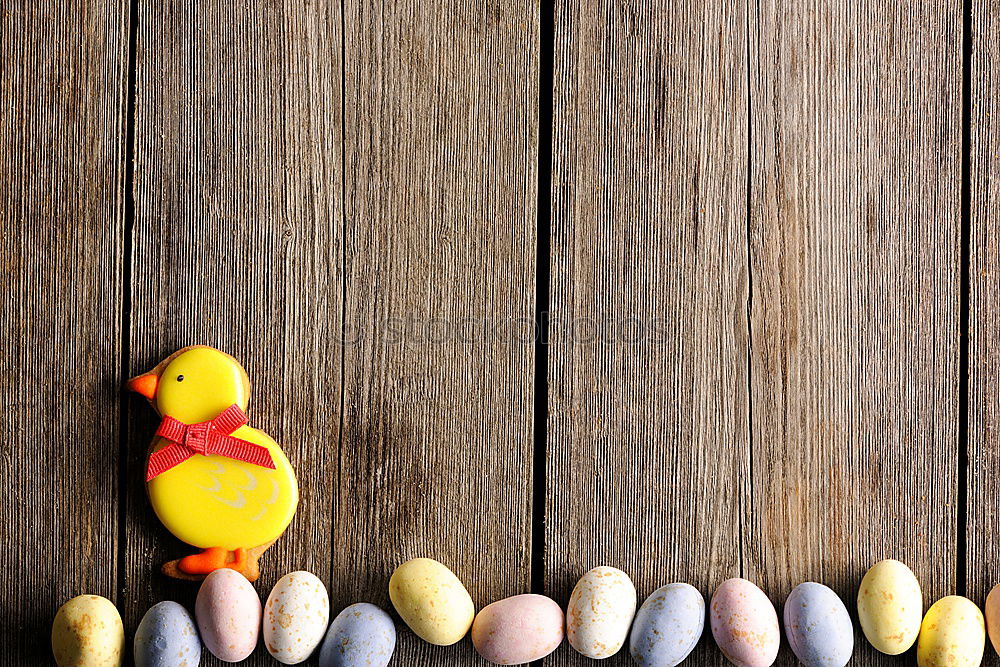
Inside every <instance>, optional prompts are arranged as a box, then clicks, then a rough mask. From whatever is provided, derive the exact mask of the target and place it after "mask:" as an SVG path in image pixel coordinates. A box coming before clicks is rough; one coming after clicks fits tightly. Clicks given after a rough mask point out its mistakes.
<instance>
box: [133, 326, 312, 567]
mask: <svg viewBox="0 0 1000 667" xmlns="http://www.w3.org/2000/svg"><path fill="white" fill-rule="evenodd" d="M128 387H129V389H131V390H133V391H136V392H138V393H140V394H142V395H143V396H145V397H146V398H147V399H148V400H149V402H150V404H151V405H152V406H153V408H154V409H155V410H156V411H157V413H158V414H159V415H160V416H161V418H162V421H161V422H160V426H159V428H158V429H157V431H156V437H155V438H153V442H152V445H151V446H150V449H149V458H148V461H147V469H146V490H147V492H148V494H149V499H150V502H151V503H152V505H153V510H154V511H155V512H156V516H157V518H159V520H160V521H161V522H162V523H163V525H164V526H165V527H166V528H167V530H169V531H170V532H171V533H173V534H174V535H175V536H177V538H179V539H180V540H182V541H184V542H187V543H188V544H191V545H193V546H195V547H198V548H200V549H202V552H201V553H199V554H194V555H191V556H187V557H186V558H182V559H180V560H175V561H170V562H169V563H166V564H165V565H164V566H163V571H164V573H166V574H167V575H170V576H173V577H177V578H181V579H201V578H204V577H205V576H207V575H208V574H209V573H210V572H213V571H214V570H217V569H220V568H231V569H233V570H236V571H238V572H240V573H241V574H243V575H244V576H245V577H246V578H247V579H249V580H250V581H255V580H256V579H257V577H258V576H259V575H260V570H259V567H258V564H257V560H258V559H259V558H260V556H261V554H263V553H264V551H266V550H267V548H268V547H270V546H271V544H273V543H274V541H275V540H276V539H278V537H280V536H281V534H282V533H283V532H285V528H287V527H288V524H289V523H290V522H291V520H292V516H293V515H294V514H295V508H296V506H297V505H298V501H299V494H298V485H297V483H296V481H295V472H294V471H293V470H292V466H291V464H289V462H288V458H287V457H285V454H284V452H282V451H281V448H280V447H279V446H278V444H277V443H275V442H274V440H272V439H271V438H270V437H269V436H268V435H267V434H266V433H264V432H263V431H259V430H257V429H254V428H251V427H250V426H248V425H247V417H246V414H245V410H246V407H247V402H248V400H249V396H250V381H249V379H248V378H247V374H246V371H245V370H244V369H243V367H242V366H241V365H240V363H239V362H238V361H236V359H234V358H233V357H231V356H229V355H228V354H226V353H224V352H221V351H219V350H216V349H215V348H211V347H207V346H202V345H197V346H193V347H186V348H184V349H182V350H179V351H177V352H175V353H174V354H172V355H170V356H169V357H167V358H166V359H164V360H163V361H162V362H160V363H159V364H158V365H157V366H156V368H154V369H153V370H152V371H150V372H149V373H145V374H143V375H140V376H138V377H135V378H132V379H131V380H129V383H128Z"/></svg>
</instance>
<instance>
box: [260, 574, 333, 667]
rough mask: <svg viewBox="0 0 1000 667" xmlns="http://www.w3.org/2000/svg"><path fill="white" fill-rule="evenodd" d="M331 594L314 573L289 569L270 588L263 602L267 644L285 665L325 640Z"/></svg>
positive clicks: (294, 661)
mask: <svg viewBox="0 0 1000 667" xmlns="http://www.w3.org/2000/svg"><path fill="white" fill-rule="evenodd" d="M329 620H330V598H329V596H327V594H326V586H324V585H323V582H322V581H320V580H319V577H317V576H316V575H315V574H312V573H311V572H305V571H304V570H299V571H297V572H289V573H288V574H286V575H285V576H283V577H282V578H281V579H278V583H276V584H275V585H274V588H273V589H271V594H270V595H269V596H268V597H267V604H265V605H264V645H265V646H266V647H267V652H268V653H270V654H271V656H272V657H273V658H274V659H275V660H277V661H278V662H280V663H282V664H284V665H297V664H299V663H300V662H303V661H305V660H306V659H307V658H308V657H309V656H310V655H312V652H313V651H315V650H316V647H317V646H319V643H320V642H321V641H323V635H324V634H325V633H326V624H327V622H329Z"/></svg>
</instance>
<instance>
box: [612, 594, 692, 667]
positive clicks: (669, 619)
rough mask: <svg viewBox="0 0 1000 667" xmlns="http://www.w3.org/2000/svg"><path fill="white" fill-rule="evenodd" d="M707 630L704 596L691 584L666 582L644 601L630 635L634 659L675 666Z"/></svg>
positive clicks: (655, 666)
mask: <svg viewBox="0 0 1000 667" xmlns="http://www.w3.org/2000/svg"><path fill="white" fill-rule="evenodd" d="M704 629H705V598H703V597H702V596H701V593H699V592H698V589H697V588H695V587H694V586H691V585H690V584H667V585H666V586H663V587H661V588H658V589H657V590H656V591H655V592H654V593H653V594H652V595H650V596H649V597H648V598H646V601H645V602H643V603H642V606H641V607H640V608H639V611H638V613H636V615H635V622H634V623H633V624H632V634H631V636H630V638H629V650H630V652H631V653H632V659H633V660H635V661H636V663H638V664H640V665H647V666H648V667H674V666H675V665H679V664H680V663H681V662H683V660H684V658H686V657H688V655H689V654H690V653H691V651H693V650H694V647H695V646H697V645H698V640H699V639H701V633H702V632H703V631H704Z"/></svg>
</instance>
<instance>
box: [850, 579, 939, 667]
mask: <svg viewBox="0 0 1000 667" xmlns="http://www.w3.org/2000/svg"><path fill="white" fill-rule="evenodd" d="M922 615H923V597H922V596H921V594H920V584H919V583H918V582H917V577H916V576H915V575H914V574H913V571H912V570H910V568H908V567H906V565H904V564H903V563H900V562H899V561H898V560H883V561H880V562H878V563H876V564H875V565H873V566H872V569H870V570H868V572H867V573H866V574H865V576H864V578H863V579H862V580H861V587H860V588H859V589H858V620H859V621H860V622H861V629H862V630H863V631H864V633H865V637H867V638H868V641H869V642H870V643H871V645H872V646H874V647H875V648H876V649H878V650H879V651H881V652H882V653H887V654H888V655H899V654H900V653H903V652H904V651H906V650H907V649H909V648H910V647H911V646H913V642H915V641H917V634H918V633H919V632H920V619H921V617H922Z"/></svg>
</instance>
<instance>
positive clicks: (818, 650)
mask: <svg viewBox="0 0 1000 667" xmlns="http://www.w3.org/2000/svg"><path fill="white" fill-rule="evenodd" d="M784 616H785V635H786V636H787V637H788V644H789V645H790V646H791V647H792V652H793V653H795V656H796V657H797V658H798V659H799V662H801V663H802V664H803V665H805V667H844V665H846V664H847V662H848V661H849V660H850V659H851V653H852V652H853V651H854V626H853V625H852V624H851V615H850V614H848V613H847V607H845V606H844V603H843V601H842V600H841V599H840V598H839V597H837V594H836V593H834V592H833V591H832V590H831V589H830V588H828V587H826V586H824V585H823V584H817V583H814V582H811V581H807V582H806V583H804V584H799V585H798V586H796V587H795V589H794V590H793V591H792V592H791V594H790V595H789V596H788V599H787V600H786V601H785V614H784Z"/></svg>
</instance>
